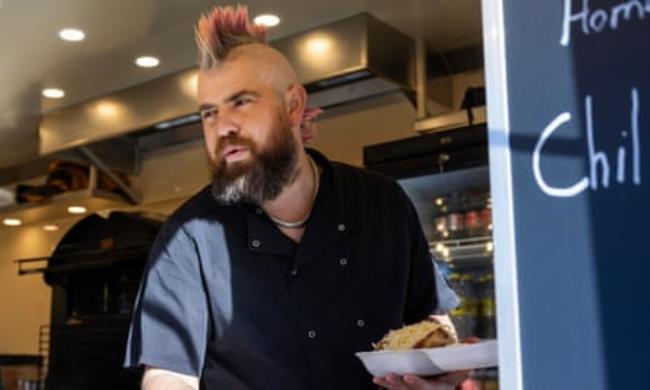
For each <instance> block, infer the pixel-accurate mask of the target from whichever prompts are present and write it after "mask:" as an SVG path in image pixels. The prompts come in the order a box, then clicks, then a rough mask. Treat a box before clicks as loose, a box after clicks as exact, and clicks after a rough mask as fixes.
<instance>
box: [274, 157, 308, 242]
mask: <svg viewBox="0 0 650 390" xmlns="http://www.w3.org/2000/svg"><path fill="white" fill-rule="evenodd" d="M310 158H311V157H309V156H308V155H307V154H306V153H305V152H301V153H300V154H299V157H298V166H297V170H298V171H297V172H298V173H297V175H298V176H297V177H296V179H295V180H294V181H293V183H291V184H290V185H288V186H287V187H285V188H284V189H283V190H282V192H281V193H280V195H279V196H278V197H277V198H275V199H274V200H272V201H267V202H265V203H264V204H263V205H262V208H263V209H264V211H265V212H266V213H267V214H268V215H270V216H271V217H273V218H275V219H278V220H281V221H285V222H296V221H301V220H303V219H305V218H306V217H307V216H308V215H309V214H310V213H311V209H312V206H313V203H314V198H315V196H314V195H315V194H314V191H315V185H316V182H315V180H314V177H315V174H316V175H317V174H318V172H316V173H315V172H314V168H312V163H311V162H310V161H309V159H310ZM282 230H283V231H285V229H282ZM290 230H291V229H290ZM293 230H301V231H302V229H293ZM292 238H294V237H293V236H292ZM296 241H299V240H296Z"/></svg>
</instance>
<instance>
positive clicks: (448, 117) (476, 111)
mask: <svg viewBox="0 0 650 390" xmlns="http://www.w3.org/2000/svg"><path fill="white" fill-rule="evenodd" d="M471 110H472V116H473V118H474V121H473V123H471V124H481V123H486V122H487V116H486V113H485V107H475V108H471ZM469 125H470V123H469V118H468V116H467V110H459V111H452V112H450V113H447V114H443V115H437V116H433V117H430V118H425V119H418V120H416V121H415V131H417V132H418V133H430V132H434V131H441V130H449V129H454V128H457V127H463V126H469Z"/></svg>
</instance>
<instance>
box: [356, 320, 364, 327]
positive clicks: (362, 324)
mask: <svg viewBox="0 0 650 390" xmlns="http://www.w3.org/2000/svg"><path fill="white" fill-rule="evenodd" d="M365 325H366V322H365V321H364V320H357V326H358V327H359V328H363V327H364V326H365Z"/></svg>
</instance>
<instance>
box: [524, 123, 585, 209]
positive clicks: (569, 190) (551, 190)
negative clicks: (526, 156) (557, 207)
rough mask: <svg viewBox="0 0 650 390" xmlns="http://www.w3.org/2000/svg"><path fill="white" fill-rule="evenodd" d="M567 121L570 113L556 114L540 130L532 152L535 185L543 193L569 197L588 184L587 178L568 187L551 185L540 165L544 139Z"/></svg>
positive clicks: (579, 191) (582, 189)
mask: <svg viewBox="0 0 650 390" xmlns="http://www.w3.org/2000/svg"><path fill="white" fill-rule="evenodd" d="M569 121H571V114H569V113H568V112H563V113H561V114H560V115H558V116H557V117H556V118H555V119H554V120H553V121H552V122H551V123H550V124H549V125H548V126H546V128H545V129H544V131H542V135H541V136H540V138H539V141H537V144H536V145H535V151H534V152H533V174H534V176H535V181H536V182H537V185H538V186H539V187H540V188H541V189H542V191H544V193H545V194H547V195H550V196H555V197H558V198H570V197H573V196H576V195H578V194H580V193H581V192H582V191H584V190H585V189H586V188H587V187H588V186H589V179H588V178H587V177H583V178H582V179H580V180H579V181H578V182H577V183H576V184H574V185H572V186H570V187H565V188H560V187H553V186H550V185H549V184H547V183H546V180H544V176H543V175H542V168H541V166H540V165H541V164H540V156H541V154H542V148H543V147H544V144H546V141H547V140H548V139H549V138H550V137H551V136H552V135H553V133H554V132H555V130H557V129H558V128H559V127H560V126H562V125H563V124H565V123H567V122H569Z"/></svg>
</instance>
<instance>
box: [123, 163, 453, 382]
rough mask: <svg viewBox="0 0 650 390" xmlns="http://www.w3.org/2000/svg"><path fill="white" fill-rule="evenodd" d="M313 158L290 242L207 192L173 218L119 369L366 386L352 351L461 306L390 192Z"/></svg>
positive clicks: (404, 202)
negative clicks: (305, 205) (314, 186)
mask: <svg viewBox="0 0 650 390" xmlns="http://www.w3.org/2000/svg"><path fill="white" fill-rule="evenodd" d="M309 153H310V154H311V155H312V157H313V158H314V159H315V161H316V162H317V164H318V165H319V166H320V167H321V168H322V173H321V186H320V190H319V192H318V194H317V197H316V200H315V204H314V207H313V211H312V215H311V217H310V219H309V220H308V222H307V226H306V229H305V233H304V235H303V238H302V240H301V242H300V243H299V244H296V243H294V242H293V241H292V240H291V239H289V238H287V237H286V236H285V235H283V234H282V233H281V232H280V230H278V229H277V227H276V226H275V225H274V223H273V222H272V221H271V220H270V219H269V218H268V217H267V216H266V215H265V213H264V211H263V210H262V209H261V208H259V207H257V206H255V205H245V204H238V205H222V204H219V203H218V202H217V201H216V200H215V199H214V198H213V197H212V196H211V193H210V188H209V187H206V188H205V189H204V190H202V191H201V192H200V193H198V194H197V195H195V196H194V197H193V198H192V199H190V200H189V201H188V202H186V203H185V204H184V205H183V206H181V208H180V209H179V210H177V211H176V212H175V213H174V214H173V215H172V216H171V217H170V218H169V220H168V221H167V222H166V224H165V225H164V227H163V229H162V231H161V233H160V234H159V237H158V238H157V240H156V242H155V244H154V247H153V249H152V253H151V256H150V259H149V262H148V265H147V268H146V270H145V274H144V277H143V280H142V285H141V289H140V293H139V296H138V300H137V304H136V309H135V311H134V314H133V320H132V325H131V331H130V335H129V342H128V348H127V353H126V360H125V365H126V366H138V365H149V366H155V367H159V368H164V369H169V370H172V371H176V372H179V373H183V374H189V375H194V376H200V377H201V387H202V388H204V389H210V390H212V389H215V390H216V389H229V390H236V389H283V390H290V389H364V388H374V386H373V384H372V380H371V376H370V375H369V374H368V373H367V372H366V371H365V369H364V368H363V366H362V364H361V362H360V361H359V360H358V359H357V358H356V357H355V356H354V353H355V352H359V351H367V350H371V348H372V346H371V344H372V343H373V342H376V341H378V340H379V339H380V338H381V337H382V336H383V335H384V334H385V333H386V332H387V331H388V330H389V329H392V328H397V327H399V326H401V325H403V324H405V323H412V322H416V321H419V320H421V319H423V318H425V317H426V316H428V315H429V314H431V313H434V312H436V311H438V312H441V311H446V310H448V309H451V308H452V307H453V306H454V305H455V304H456V303H457V300H456V298H455V296H454V294H453V293H451V292H450V291H449V290H448V288H447V286H446V285H445V284H444V282H442V279H441V278H436V275H435V272H436V271H435V270H434V267H433V265H432V261H431V257H430V254H429V249H428V245H427V243H426V241H425V238H424V236H423V234H422V229H421V227H420V224H419V221H418V218H417V215H416V213H415V210H414V208H413V207H412V205H411V203H410V201H409V199H408V198H407V196H406V195H405V194H404V192H403V191H402V190H401V188H400V187H399V185H397V184H396V183H395V182H393V181H392V180H390V179H387V178H385V177H383V176H380V175H378V174H374V173H370V172H367V171H363V170H361V169H357V168H353V167H351V166H348V165H345V164H340V163H334V162H329V161H328V160H327V159H326V158H325V157H324V156H322V155H321V154H319V153H317V152H315V151H309ZM436 284H437V285H436ZM436 290H438V292H436Z"/></svg>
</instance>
